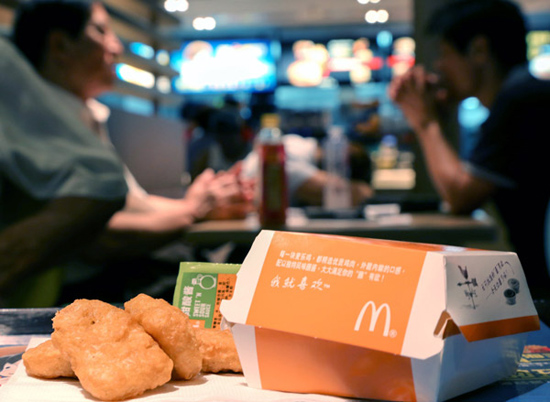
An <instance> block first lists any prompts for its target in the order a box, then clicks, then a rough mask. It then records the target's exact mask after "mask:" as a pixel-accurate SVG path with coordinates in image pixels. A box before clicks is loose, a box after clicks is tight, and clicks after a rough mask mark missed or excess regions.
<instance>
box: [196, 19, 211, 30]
mask: <svg viewBox="0 0 550 402" xmlns="http://www.w3.org/2000/svg"><path fill="white" fill-rule="evenodd" d="M193 28H195V29H196V30H197V31H205V30H206V31H211V30H212V29H214V28H216V20H215V19H214V18H212V17H197V18H195V19H194V20H193Z"/></svg>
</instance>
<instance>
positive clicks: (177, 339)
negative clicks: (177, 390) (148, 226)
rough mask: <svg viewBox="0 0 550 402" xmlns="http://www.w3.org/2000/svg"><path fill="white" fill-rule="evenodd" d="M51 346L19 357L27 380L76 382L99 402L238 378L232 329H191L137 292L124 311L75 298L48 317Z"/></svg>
mask: <svg viewBox="0 0 550 402" xmlns="http://www.w3.org/2000/svg"><path fill="white" fill-rule="evenodd" d="M53 330H54V331H53V333H52V336H51V340H47V341H46V342H44V343H41V344H40V345H38V346H37V347H35V348H32V349H29V350H27V351H26V352H25V353H24V354H23V363H24V364H25V369H26V370H27V374H28V375H30V376H33V377H38V378H44V379H52V378H58V377H76V378H78V380H79V381H80V383H81V385H82V387H83V388H84V389H85V390H86V391H88V392H89V393H90V394H91V395H93V396H94V397H96V398H98V399H100V400H103V401H118V400H125V399H129V398H134V397H137V396H139V395H141V394H143V393H144V392H146V391H148V390H151V389H155V388H157V387H160V386H161V385H163V384H165V383H167V382H168V381H170V380H190V379H192V378H194V377H195V376H197V375H199V374H200V373H201V372H202V373H219V372H224V371H229V372H241V371H242V369H241V365H240V362H239V358H238V355H237V350H236V348H235V344H234V341H233V337H232V335H231V332H230V331H229V330H224V331H222V330H219V329H205V328H203V329H196V328H193V327H192V326H191V323H190V321H189V318H188V317H187V315H186V314H185V313H184V312H182V311H181V310H180V309H178V308H177V307H175V306H172V305H171V304H169V303H168V302H167V301H165V300H163V299H154V298H152V297H150V296H147V295H145V294H140V295H138V296H136V297H135V298H133V299H131V300H129V301H127V302H126V303H125V304H124V309H122V308H118V307H115V306H113V305H111V304H108V303H105V302H102V301H100V300H87V299H79V300H75V301H74V302H73V303H71V304H70V305H68V306H67V307H65V308H63V309H61V310H59V311H58V312H57V314H56V315H55V317H54V318H53Z"/></svg>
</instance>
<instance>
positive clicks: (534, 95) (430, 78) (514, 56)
mask: <svg viewBox="0 0 550 402" xmlns="http://www.w3.org/2000/svg"><path fill="white" fill-rule="evenodd" d="M526 32H527V30H526V25H525V20H524V16H523V15H522V12H521V9H520V8H519V7H518V5H517V4H515V3H513V2H511V1H505V0H485V1H478V0H460V1H452V2H449V3H446V4H445V5H444V6H443V7H442V8H441V9H440V10H438V11H437V12H436V13H435V14H434V15H433V16H432V17H431V18H430V20H429V23H428V33H430V34H433V35H435V37H436V38H437V39H438V42H439V54H438V57H437V59H436V61H435V64H434V67H435V68H436V71H435V72H434V73H432V72H428V71H427V70H426V69H425V68H424V67H423V66H416V67H413V68H412V69H411V70H409V71H408V72H406V73H404V74H403V75H401V76H397V77H395V78H394V79H393V81H392V82H391V84H390V87H389V95H390V97H391V99H392V100H393V101H394V102H395V103H396V104H397V105H399V107H400V108H401V110H402V111H403V114H404V115H405V117H406V118H407V120H408V122H409V124H410V126H411V128H412V129H413V130H414V132H415V135H416V137H417V139H418V142H419V144H420V146H421V150H422V152H423V154H424V157H425V159H426V165H427V167H428V170H429V173H430V175H431V177H432V180H433V182H434V185H435V187H436V189H437V190H438V192H439V194H440V195H441V197H442V198H443V199H444V200H445V201H446V202H447V203H448V205H449V206H450V209H451V210H452V211H453V212H454V213H461V214H463V213H471V212H472V211H473V210H474V209H476V208H480V207H482V206H484V204H485V203H486V202H487V201H489V200H490V201H492V202H493V203H494V205H495V206H496V208H497V211H498V212H499V214H500V217H501V218H502V221H503V223H504V225H505V227H506V230H507V232H508V233H507V234H508V236H509V239H510V242H511V244H512V246H513V247H514V251H515V252H517V254H518V256H519V259H520V261H521V263H522V266H523V268H524V270H525V273H526V277H527V281H528V283H529V288H530V290H531V294H533V295H534V297H535V298H546V299H550V275H549V272H548V266H547V263H546V261H545V250H544V236H545V233H544V230H545V229H544V218H545V215H546V210H547V208H548V203H549V200H550V186H549V185H548V182H547V181H546V180H547V179H546V177H545V174H544V172H547V171H548V162H547V158H548V150H547V148H546V147H545V146H543V144H544V143H545V141H546V139H547V137H548V111H549V110H550V81H549V80H544V79H542V78H540V77H537V76H536V75H534V74H532V72H531V71H530V70H529V66H528V64H527V59H526V54H527V49H526V41H525V35H526ZM468 97H477V98H478V99H479V101H480V102H481V103H482V104H483V105H484V106H485V107H486V108H487V109H488V110H489V116H488V118H487V119H486V120H485V122H484V123H483V124H482V125H481V126H480V128H479V134H478V137H477V143H476V145H475V147H474V148H473V149H472V151H471V152H469V154H468V155H467V157H466V158H465V160H461V158H460V156H459V154H458V153H457V152H456V150H454V149H453V148H452V146H451V145H450V143H449V141H448V140H447V138H446V136H445V132H444V128H445V125H444V124H442V122H445V117H446V116H448V112H449V110H452V109H451V107H453V106H454V105H456V104H457V102H458V101H460V100H463V99H466V98H468ZM539 176H540V179H539V180H537V177H539Z"/></svg>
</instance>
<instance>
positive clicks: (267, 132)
mask: <svg viewBox="0 0 550 402" xmlns="http://www.w3.org/2000/svg"><path fill="white" fill-rule="evenodd" d="M261 126H262V128H261V130H260V132H259V133H258V137H257V145H256V146H257V150H258V157H259V161H260V169H259V180H258V185H259V218H260V224H261V225H262V227H277V226H283V225H285V223H286V213H287V208H288V194H287V178H286V171H285V148H284V145H283V139H282V133H281V130H280V129H279V117H278V116H277V115H276V114H266V115H264V116H262V121H261Z"/></svg>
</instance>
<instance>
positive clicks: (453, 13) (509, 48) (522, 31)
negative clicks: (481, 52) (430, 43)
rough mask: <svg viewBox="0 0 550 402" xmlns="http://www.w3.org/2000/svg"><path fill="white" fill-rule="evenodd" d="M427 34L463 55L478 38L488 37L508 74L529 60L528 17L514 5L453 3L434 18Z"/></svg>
mask: <svg viewBox="0 0 550 402" xmlns="http://www.w3.org/2000/svg"><path fill="white" fill-rule="evenodd" d="M427 32H428V33H429V34H435V35H439V36H441V37H442V38H443V39H444V40H446V41H447V42H449V43H450V44H451V45H453V46H454V47H456V49H457V50H458V51H459V52H461V53H465V52H466V50H467V48H468V45H469V44H470V42H471V41H472V39H474V38H475V37H476V36H479V35H481V36H484V37H486V38H487V39H488V41H489V46H490V47H491V51H492V53H493V55H494V56H495V58H496V59H497V60H498V62H499V63H500V65H501V66H502V68H503V69H504V70H505V71H508V70H510V69H511V68H512V67H514V66H516V65H518V64H522V63H525V61H526V59H527V44H526V41H525V36H526V34H527V29H526V26H525V21H524V17H523V14H522V12H521V10H520V8H519V6H517V5H516V4H515V3H512V2H511V1H507V0H455V1H452V2H450V3H447V4H446V5H444V6H442V7H441V8H440V9H439V10H437V11H436V12H435V13H434V15H432V16H431V18H430V20H429V22H428V25H427Z"/></svg>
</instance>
